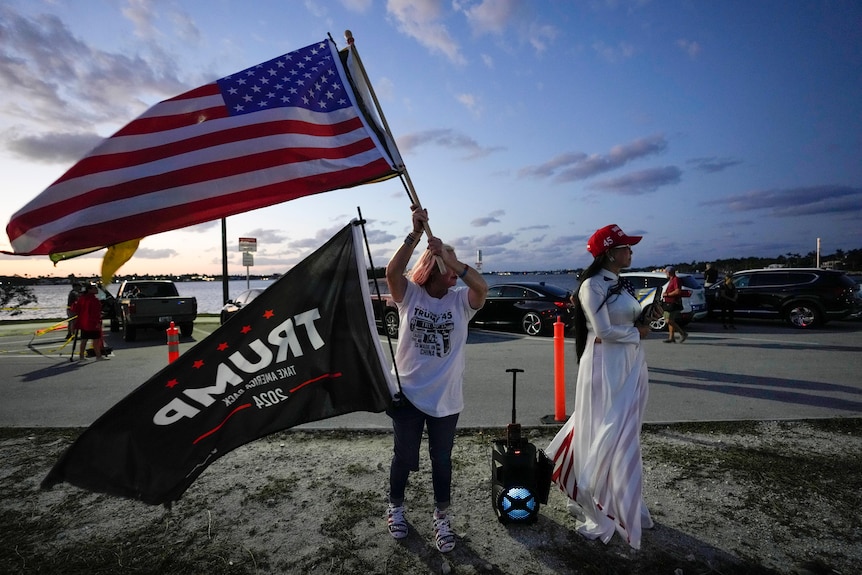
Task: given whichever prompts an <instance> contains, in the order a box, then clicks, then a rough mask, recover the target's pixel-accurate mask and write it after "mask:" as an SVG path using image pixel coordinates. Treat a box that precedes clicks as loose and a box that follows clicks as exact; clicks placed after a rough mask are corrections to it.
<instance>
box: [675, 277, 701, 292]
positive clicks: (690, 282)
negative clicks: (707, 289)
mask: <svg viewBox="0 0 862 575" xmlns="http://www.w3.org/2000/svg"><path fill="white" fill-rule="evenodd" d="M679 283H681V284H682V286H683V287H686V288H688V289H700V288H701V287H702V286H701V285H700V282H699V281H697V279H695V278H694V277H693V276H681V277H680V278H679Z"/></svg>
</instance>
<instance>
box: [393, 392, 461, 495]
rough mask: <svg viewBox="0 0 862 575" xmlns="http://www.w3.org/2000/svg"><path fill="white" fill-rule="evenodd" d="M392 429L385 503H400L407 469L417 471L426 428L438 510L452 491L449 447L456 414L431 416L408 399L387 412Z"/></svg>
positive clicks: (452, 441) (453, 436)
mask: <svg viewBox="0 0 862 575" xmlns="http://www.w3.org/2000/svg"><path fill="white" fill-rule="evenodd" d="M387 413H388V414H389V417H391V418H392V429H393V431H394V432H395V433H394V436H395V450H394V454H393V456H392V464H391V465H390V467H389V502H390V503H392V504H393V505H402V504H403V503H404V491H405V490H406V489H407V478H408V476H409V475H410V472H411V471H418V470H419V447H420V444H421V443H422V431H423V429H424V428H425V427H426V426H427V427H428V455H429V457H430V458H431V483H432V485H433V487H434V503H435V504H436V505H437V508H438V509H441V510H443V509H446V508H447V507H449V500H450V497H451V492H452V446H453V445H454V443H455V426H456V425H457V424H458V414H457V413H456V414H454V415H449V416H447V417H431V416H430V415H426V414H424V413H422V412H421V411H419V410H418V409H416V407H414V406H413V404H411V403H410V402H409V401H405V402H404V405H403V406H402V407H397V408H392V409H390V410H389V411H388V412H387Z"/></svg>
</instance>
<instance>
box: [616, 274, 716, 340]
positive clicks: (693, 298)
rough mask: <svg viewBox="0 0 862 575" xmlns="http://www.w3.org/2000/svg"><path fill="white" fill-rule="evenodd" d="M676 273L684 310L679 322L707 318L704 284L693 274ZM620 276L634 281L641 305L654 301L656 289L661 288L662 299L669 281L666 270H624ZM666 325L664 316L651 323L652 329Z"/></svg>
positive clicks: (658, 329) (681, 323) (662, 327)
mask: <svg viewBox="0 0 862 575" xmlns="http://www.w3.org/2000/svg"><path fill="white" fill-rule="evenodd" d="M676 275H677V277H678V278H679V282H680V284H681V285H682V311H681V312H680V313H679V320H678V323H679V324H680V325H686V324H688V323H689V322H691V321H693V320H699V319H703V318H705V317H706V316H707V314H708V310H707V305H706V294H705V293H704V289H703V286H702V285H701V284H700V282H699V281H698V280H697V279H696V277H695V276H693V275H690V274H683V273H677V274H676ZM620 276H621V277H624V278H627V279H628V280H629V281H630V282H631V283H632V285H633V286H634V288H635V294H636V295H637V298H638V301H640V302H641V307H646V306H647V305H649V304H651V303H652V302H653V300H654V299H655V298H656V290H659V291H658V295H657V297H658V298H659V299H660V298H661V294H663V293H664V290H665V288H666V287H667V283H668V279H667V274H665V273H664V272H623V273H621V274H620ZM666 327H667V322H666V321H665V319H664V318H663V317H661V318H658V319H656V320H654V321H652V322H651V323H650V329H652V330H653V331H662V330H664V329H665V328H666Z"/></svg>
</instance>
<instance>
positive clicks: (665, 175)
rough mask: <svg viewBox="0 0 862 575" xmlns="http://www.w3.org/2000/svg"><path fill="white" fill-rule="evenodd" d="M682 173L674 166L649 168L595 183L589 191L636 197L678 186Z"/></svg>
mask: <svg viewBox="0 0 862 575" xmlns="http://www.w3.org/2000/svg"><path fill="white" fill-rule="evenodd" d="M680 176H682V172H681V171H680V169H679V168H677V167H676V166H666V167H664V168H651V169H648V170H641V171H639V172H632V173H631V174H627V175H625V176H621V177H619V178H613V179H610V180H604V181H602V182H596V183H595V184H591V185H590V186H589V188H590V189H593V190H599V191H604V192H611V193H614V194H622V195H626V196H638V195H641V194H646V193H650V192H654V191H656V190H657V189H658V188H660V187H662V186H668V185H672V184H678V183H679V181H680Z"/></svg>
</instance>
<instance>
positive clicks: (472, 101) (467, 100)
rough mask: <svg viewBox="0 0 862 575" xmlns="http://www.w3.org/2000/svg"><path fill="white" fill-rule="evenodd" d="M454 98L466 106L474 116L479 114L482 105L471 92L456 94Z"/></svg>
mask: <svg viewBox="0 0 862 575" xmlns="http://www.w3.org/2000/svg"><path fill="white" fill-rule="evenodd" d="M455 99H456V100H458V102H460V103H461V105H463V106H464V107H465V108H467V110H469V111H470V113H471V114H473V115H474V116H480V115H481V114H482V105H481V104H480V103H479V99H478V98H477V97H476V96H474V95H473V94H458V95H457V96H455Z"/></svg>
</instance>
